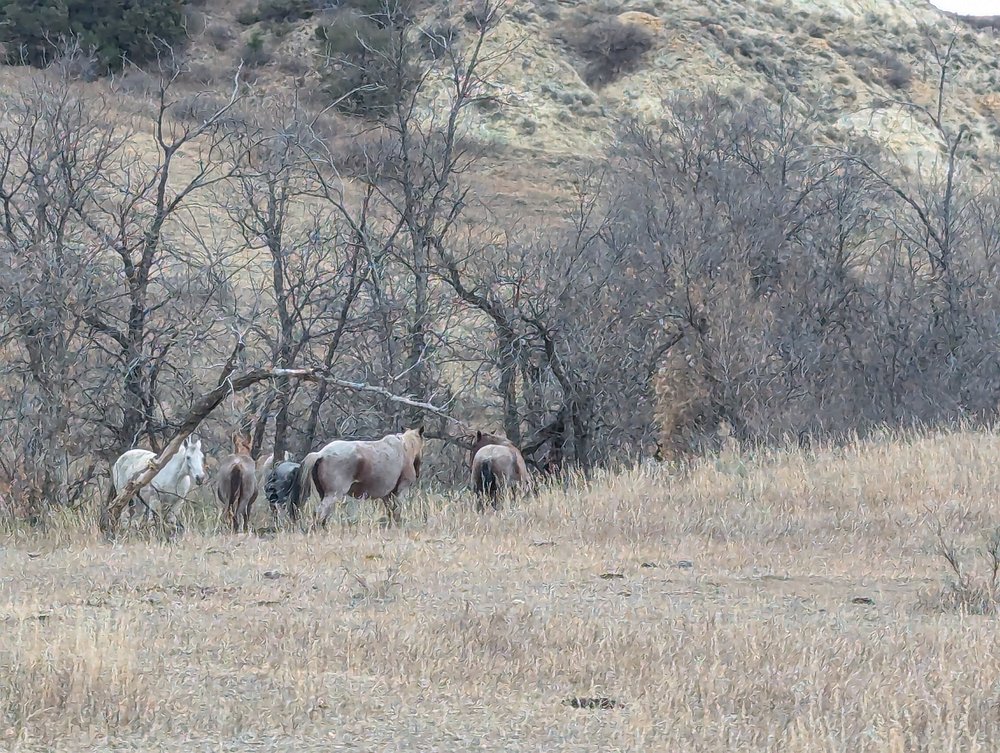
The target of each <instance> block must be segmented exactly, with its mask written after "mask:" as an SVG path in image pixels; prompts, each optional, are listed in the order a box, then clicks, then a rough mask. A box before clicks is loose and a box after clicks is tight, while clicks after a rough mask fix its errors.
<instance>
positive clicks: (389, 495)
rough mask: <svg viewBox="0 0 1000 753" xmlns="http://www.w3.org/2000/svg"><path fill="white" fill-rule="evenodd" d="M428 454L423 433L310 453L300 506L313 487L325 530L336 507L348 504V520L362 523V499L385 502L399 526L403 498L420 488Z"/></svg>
mask: <svg viewBox="0 0 1000 753" xmlns="http://www.w3.org/2000/svg"><path fill="white" fill-rule="evenodd" d="M423 451H424V427H422V426H421V427H420V428H419V429H408V430H406V431H404V432H402V433H400V434H390V435H388V436H386V437H383V438H382V439H378V440H374V441H347V440H339V439H338V440H334V441H333V442H330V444H328V445H327V446H326V447H324V448H323V449H321V450H318V451H317V452H310V453H309V454H308V455H306V456H305V458H304V459H303V461H302V467H301V468H300V469H299V504H305V502H306V501H307V500H308V499H309V495H310V494H311V493H312V488H313V486H315V487H316V491H317V492H319V496H320V503H319V507H318V508H317V509H316V516H317V519H318V521H319V524H320V525H321V526H323V527H326V524H327V521H328V520H329V518H330V513H331V512H332V511H333V506H334V505H335V504H337V502H340V501H342V500H346V501H347V519H348V521H349V522H351V523H355V522H357V519H358V503H357V500H358V499H380V500H382V504H384V505H385V510H386V513H387V514H388V516H389V520H390V522H392V523H399V522H400V509H399V502H400V497H401V496H402V495H403V493H404V492H406V490H407V489H409V488H410V487H411V486H413V484H414V483H416V481H417V478H418V477H419V475H420V463H421V461H422V458H423Z"/></svg>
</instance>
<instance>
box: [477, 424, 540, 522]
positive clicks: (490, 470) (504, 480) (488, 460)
mask: <svg viewBox="0 0 1000 753" xmlns="http://www.w3.org/2000/svg"><path fill="white" fill-rule="evenodd" d="M469 459H470V464H471V470H472V491H473V492H475V494H476V510H478V511H479V512H482V511H483V509H484V508H485V504H484V501H485V500H484V498H486V497H488V498H489V500H490V504H491V506H492V507H493V509H494V510H497V509H499V507H500V494H501V492H502V490H503V489H504V488H508V489H513V488H515V487H518V486H521V485H525V484H527V483H529V481H530V479H529V477H528V466H527V465H526V464H525V462H524V456H522V455H521V451H520V450H519V449H517V447H515V446H514V445H513V443H512V442H510V440H508V439H506V438H505V437H498V436H496V435H495V434H483V432H481V431H477V432H476V439H475V441H474V442H473V443H472V451H471V452H470V453H469Z"/></svg>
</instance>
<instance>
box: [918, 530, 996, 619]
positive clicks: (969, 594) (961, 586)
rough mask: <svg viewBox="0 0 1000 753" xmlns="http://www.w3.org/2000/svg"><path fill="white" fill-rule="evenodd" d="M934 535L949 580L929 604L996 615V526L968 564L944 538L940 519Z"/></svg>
mask: <svg viewBox="0 0 1000 753" xmlns="http://www.w3.org/2000/svg"><path fill="white" fill-rule="evenodd" d="M936 534H937V540H938V554H939V556H940V557H941V559H942V560H943V561H944V563H945V565H946V566H947V568H948V570H949V571H950V574H951V576H952V580H951V582H950V583H949V584H948V585H947V586H946V587H945V588H944V589H942V591H941V592H939V593H938V594H936V595H935V596H934V597H933V599H932V601H931V602H930V604H929V606H933V607H936V608H938V609H941V610H944V611H949V612H950V611H955V612H962V613H964V614H981V615H991V614H997V612H998V611H1000V528H998V529H997V530H995V531H993V533H992V534H991V535H990V536H989V537H988V538H987V539H986V541H985V543H984V546H983V547H982V549H981V550H980V551H979V552H978V554H979V556H978V558H977V559H976V560H974V562H973V564H971V565H970V564H968V563H966V562H963V558H962V555H961V553H960V552H959V550H958V548H957V547H956V545H955V544H954V543H953V542H952V541H950V540H949V539H948V535H947V534H946V533H945V531H944V528H943V526H942V524H941V523H940V522H938V524H937V531H936ZM976 563H979V564H978V566H977V564H976Z"/></svg>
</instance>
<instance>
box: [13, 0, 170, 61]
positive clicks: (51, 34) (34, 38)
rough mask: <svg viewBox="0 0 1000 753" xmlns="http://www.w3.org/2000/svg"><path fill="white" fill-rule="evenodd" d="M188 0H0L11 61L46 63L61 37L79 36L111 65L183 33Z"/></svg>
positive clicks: (146, 54)
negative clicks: (184, 12) (183, 13)
mask: <svg viewBox="0 0 1000 753" xmlns="http://www.w3.org/2000/svg"><path fill="white" fill-rule="evenodd" d="M183 7H184V2H183V0H157V2H148V1H146V0H0V41H2V42H4V44H5V45H6V47H7V50H6V57H7V60H8V62H11V63H18V62H24V63H27V64H29V65H44V64H45V63H46V62H48V61H49V60H50V59H51V57H52V56H53V54H54V53H55V50H56V47H57V43H58V41H59V39H60V38H69V37H72V38H77V39H79V40H80V43H81V45H82V46H83V47H84V48H86V49H88V50H91V49H92V50H94V52H95V53H96V56H97V59H98V60H99V61H100V63H101V64H102V65H103V66H104V67H105V68H107V69H115V68H118V67H120V66H121V61H122V58H123V56H125V57H128V58H129V59H130V60H132V61H134V62H138V63H141V62H143V61H144V60H147V59H149V58H150V57H152V56H153V54H154V53H155V50H156V46H157V43H158V42H175V41H176V40H178V39H179V38H180V37H181V36H182V35H183V33H184V24H183V16H182V10H183Z"/></svg>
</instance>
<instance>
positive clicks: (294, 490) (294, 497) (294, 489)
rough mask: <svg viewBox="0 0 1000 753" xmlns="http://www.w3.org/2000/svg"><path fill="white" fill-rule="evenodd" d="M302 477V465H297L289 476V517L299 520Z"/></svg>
mask: <svg viewBox="0 0 1000 753" xmlns="http://www.w3.org/2000/svg"><path fill="white" fill-rule="evenodd" d="M310 475H311V473H310ZM301 478H302V466H301V465H300V466H297V467H296V468H295V470H293V471H292V472H291V473H290V474H289V476H288V499H287V501H286V503H285V504H287V505H288V517H290V518H291V519H292V520H297V519H298V517H299V506H300V503H301V502H302V500H303V499H304V498H303V496H302V490H301V487H300V486H299V479H301Z"/></svg>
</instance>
